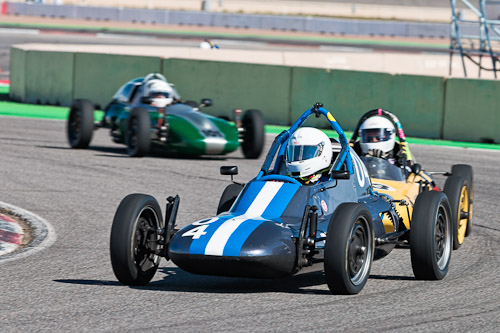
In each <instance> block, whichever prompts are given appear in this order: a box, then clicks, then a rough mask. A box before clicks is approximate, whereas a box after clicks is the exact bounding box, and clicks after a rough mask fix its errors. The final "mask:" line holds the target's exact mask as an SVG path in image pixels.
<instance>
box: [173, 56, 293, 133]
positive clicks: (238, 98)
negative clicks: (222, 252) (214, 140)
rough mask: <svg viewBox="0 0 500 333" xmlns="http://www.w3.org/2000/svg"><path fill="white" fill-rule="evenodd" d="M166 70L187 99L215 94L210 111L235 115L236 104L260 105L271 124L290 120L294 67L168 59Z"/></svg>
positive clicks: (240, 105)
mask: <svg viewBox="0 0 500 333" xmlns="http://www.w3.org/2000/svg"><path fill="white" fill-rule="evenodd" d="M163 74H164V75H165V77H166V78H167V80H169V81H170V82H173V83H175V86H176V88H177V90H178V91H179V93H180V95H181V96H182V98H183V99H185V100H195V101H200V99H201V98H204V97H207V98H212V99H213V100H214V105H213V106H211V107H208V108H205V109H204V111H205V112H207V113H209V114H212V115H215V116H227V117H229V118H230V119H232V114H231V112H232V110H234V109H236V108H239V109H242V110H247V109H259V110H261V111H262V113H263V114H264V118H265V121H266V123H268V124H277V125H286V124H288V123H289V121H290V119H289V112H290V111H289V110H290V74H291V68H290V67H286V66H271V65H258V64H242V63H231V62H229V63H228V62H218V61H202V60H186V59H165V60H164V63H163Z"/></svg>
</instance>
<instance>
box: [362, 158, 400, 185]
mask: <svg viewBox="0 0 500 333" xmlns="http://www.w3.org/2000/svg"><path fill="white" fill-rule="evenodd" d="M361 160H362V161H363V163H364V164H365V166H366V169H367V170H368V174H369V175H370V177H371V178H378V179H387V180H396V181H404V179H405V178H404V176H403V170H402V169H401V168H399V167H397V166H395V165H394V164H391V163H390V162H389V161H387V160H384V159H383V158H378V157H372V156H362V157H361Z"/></svg>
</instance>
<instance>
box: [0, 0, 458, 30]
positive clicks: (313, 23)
mask: <svg viewBox="0 0 500 333" xmlns="http://www.w3.org/2000/svg"><path fill="white" fill-rule="evenodd" d="M6 13H7V14H8V15H23V16H39V17H54V18H68V19H86V20H97V21H125V22H138V23H150V24H173V25H190V26H210V27H231V28H248V29H267V30H284V31H303V32H312V33H324V34H337V35H344V34H345V35H376V36H403V37H437V38H448V37H449V35H450V25H449V24H445V23H419V22H401V21H381V20H354V19H353V20H350V19H335V18H319V17H302V16H280V15H253V14H227V13H211V12H196V11H171V10H148V9H132V8H109V7H90V6H72V5H50V4H29V3H19V2H9V1H7V2H6Z"/></svg>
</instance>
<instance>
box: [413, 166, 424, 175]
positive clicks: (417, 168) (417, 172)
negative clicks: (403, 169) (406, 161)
mask: <svg viewBox="0 0 500 333" xmlns="http://www.w3.org/2000/svg"><path fill="white" fill-rule="evenodd" d="M420 171H422V166H421V165H420V164H418V163H415V164H413V165H412V166H411V172H413V173H414V174H416V175H418V174H419V173H420Z"/></svg>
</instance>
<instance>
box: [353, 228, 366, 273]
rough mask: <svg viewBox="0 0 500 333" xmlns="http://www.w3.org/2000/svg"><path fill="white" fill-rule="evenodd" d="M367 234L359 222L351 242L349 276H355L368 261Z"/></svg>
mask: <svg viewBox="0 0 500 333" xmlns="http://www.w3.org/2000/svg"><path fill="white" fill-rule="evenodd" d="M367 242H368V240H367V235H366V232H365V230H364V229H363V227H362V226H360V225H359V224H356V225H355V226H354V229H353V231H352V234H351V242H350V244H349V253H348V259H349V276H350V277H351V279H352V278H354V277H355V276H356V275H357V274H358V273H359V272H360V271H361V270H362V269H363V266H364V265H365V263H366V257H367V246H368V244H367Z"/></svg>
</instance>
